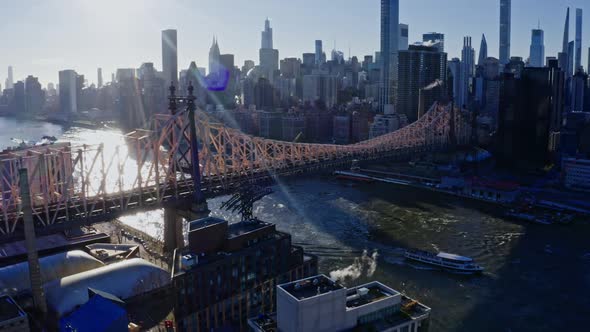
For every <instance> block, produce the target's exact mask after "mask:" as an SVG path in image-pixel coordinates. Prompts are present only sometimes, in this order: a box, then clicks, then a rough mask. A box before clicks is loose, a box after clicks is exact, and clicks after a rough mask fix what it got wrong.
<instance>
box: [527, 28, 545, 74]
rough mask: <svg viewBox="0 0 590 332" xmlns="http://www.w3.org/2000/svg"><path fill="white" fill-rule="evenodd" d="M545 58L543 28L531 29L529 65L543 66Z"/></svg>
mask: <svg viewBox="0 0 590 332" xmlns="http://www.w3.org/2000/svg"><path fill="white" fill-rule="evenodd" d="M544 59H545V44H544V33H543V30H541V29H540V28H539V29H533V31H532V35H531V52H530V57H529V67H543V62H544Z"/></svg>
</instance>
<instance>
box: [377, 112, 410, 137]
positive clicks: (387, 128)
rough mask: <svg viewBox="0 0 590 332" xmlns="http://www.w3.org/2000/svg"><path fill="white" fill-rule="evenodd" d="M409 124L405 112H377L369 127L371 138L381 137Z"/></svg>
mask: <svg viewBox="0 0 590 332" xmlns="http://www.w3.org/2000/svg"><path fill="white" fill-rule="evenodd" d="M407 125H408V118H407V117H406V115H405V114H397V113H392V114H377V115H375V118H373V123H371V126H370V128H369V138H375V137H379V136H382V135H385V134H389V133H392V132H394V131H396V130H398V129H400V128H403V127H405V126H407Z"/></svg>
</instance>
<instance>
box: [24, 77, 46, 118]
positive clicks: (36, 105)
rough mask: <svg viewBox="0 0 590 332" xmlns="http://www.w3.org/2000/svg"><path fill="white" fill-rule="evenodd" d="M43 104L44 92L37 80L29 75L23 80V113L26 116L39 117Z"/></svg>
mask: <svg viewBox="0 0 590 332" xmlns="http://www.w3.org/2000/svg"><path fill="white" fill-rule="evenodd" d="M44 104H45V91H43V89H42V88H41V83H39V79H38V78H37V77H34V76H32V75H29V76H28V77H27V78H26V79H25V113H26V114H27V116H35V115H39V114H40V113H41V111H42V110H43V105H44Z"/></svg>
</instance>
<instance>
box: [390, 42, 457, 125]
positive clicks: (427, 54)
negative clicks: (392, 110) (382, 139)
mask: <svg viewBox="0 0 590 332" xmlns="http://www.w3.org/2000/svg"><path fill="white" fill-rule="evenodd" d="M446 72H447V54H446V53H441V52H439V50H438V48H436V47H431V46H423V45H410V46H409V48H408V50H407V51H400V52H399V69H398V78H399V83H400V84H399V89H398V99H397V104H396V112H397V113H399V114H405V115H406V117H407V118H408V121H409V122H410V123H411V122H414V121H416V120H417V119H418V116H419V114H424V113H425V111H426V110H428V109H429V108H430V106H432V104H433V103H434V102H435V101H437V100H439V99H440V98H441V97H442V96H443V93H442V88H441V87H440V86H439V84H437V83H436V82H441V83H440V84H442V82H444V81H445V80H446ZM433 84H434V85H436V87H435V86H433ZM421 94H422V97H424V103H423V104H420V102H419V101H420V95H421ZM420 106H421V107H422V108H420Z"/></svg>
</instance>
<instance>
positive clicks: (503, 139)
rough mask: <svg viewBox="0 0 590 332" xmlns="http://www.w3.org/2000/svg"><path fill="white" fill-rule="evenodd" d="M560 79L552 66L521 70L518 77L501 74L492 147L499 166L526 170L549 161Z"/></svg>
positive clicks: (560, 93) (560, 105)
mask: <svg viewBox="0 0 590 332" xmlns="http://www.w3.org/2000/svg"><path fill="white" fill-rule="evenodd" d="M562 77H563V76H561V74H560V70H559V69H558V68H556V67H552V68H547V67H544V68H532V67H529V68H525V69H524V70H523V71H522V74H521V77H520V78H516V77H515V75H513V74H507V73H505V74H503V77H502V83H501V88H500V107H499V116H498V132H497V144H498V145H497V147H496V150H497V151H496V157H497V159H498V162H499V163H500V164H501V165H504V166H516V167H521V168H527V169H530V168H535V167H542V166H544V165H545V164H546V163H547V162H549V161H550V153H549V147H550V144H549V143H550V137H551V136H552V132H553V131H556V129H555V128H553V126H554V125H553V122H554V121H556V120H555V119H556V118H559V116H560V115H558V114H555V113H559V114H561V111H562V110H563V99H562V98H560V96H563V80H562ZM557 131H558V129H557Z"/></svg>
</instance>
